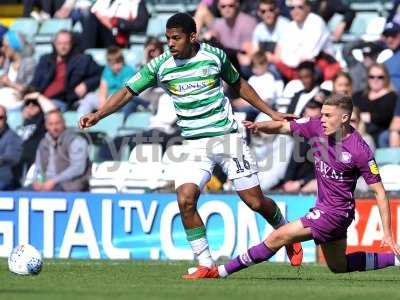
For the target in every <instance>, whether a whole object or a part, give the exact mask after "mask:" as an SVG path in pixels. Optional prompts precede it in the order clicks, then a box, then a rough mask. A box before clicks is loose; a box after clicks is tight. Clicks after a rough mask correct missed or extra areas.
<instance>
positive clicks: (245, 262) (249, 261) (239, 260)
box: [224, 242, 275, 274]
mask: <svg viewBox="0 0 400 300" xmlns="http://www.w3.org/2000/svg"><path fill="white" fill-rule="evenodd" d="M274 255H275V252H274V251H272V250H271V249H269V248H268V247H267V246H266V245H265V244H264V242H262V243H261V244H259V245H257V246H254V247H251V248H250V249H249V250H247V252H246V253H243V254H241V255H239V256H237V257H236V258H234V259H231V260H230V261H228V262H227V263H226V264H225V265H224V267H225V270H226V272H227V273H228V274H232V273H235V272H238V271H240V270H242V269H245V268H247V267H249V266H251V265H254V264H258V263H260V262H263V261H266V260H268V259H270V258H271V257H272V256H274Z"/></svg>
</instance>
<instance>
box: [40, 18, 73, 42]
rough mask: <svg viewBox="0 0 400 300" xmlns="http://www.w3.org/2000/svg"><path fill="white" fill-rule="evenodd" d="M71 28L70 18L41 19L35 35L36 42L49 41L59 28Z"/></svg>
mask: <svg viewBox="0 0 400 300" xmlns="http://www.w3.org/2000/svg"><path fill="white" fill-rule="evenodd" d="M63 29H64V30H72V20H71V19H49V20H45V21H43V23H42V25H41V26H40V28H39V32H38V35H37V36H36V37H35V42H36V43H49V42H51V40H52V39H53V37H54V35H55V34H56V33H57V32H59V31H60V30H63Z"/></svg>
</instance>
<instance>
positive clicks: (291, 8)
mask: <svg viewBox="0 0 400 300" xmlns="http://www.w3.org/2000/svg"><path fill="white" fill-rule="evenodd" d="M288 8H289V9H290V10H294V9H296V8H297V9H300V10H303V9H304V5H293V6H288Z"/></svg>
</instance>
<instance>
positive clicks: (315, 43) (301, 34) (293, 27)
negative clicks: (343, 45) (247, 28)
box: [268, 0, 332, 79]
mask: <svg viewBox="0 0 400 300" xmlns="http://www.w3.org/2000/svg"><path fill="white" fill-rule="evenodd" d="M288 7H289V9H290V14H291V16H292V19H293V21H292V22H290V23H289V26H288V27H287V30H286V33H285V35H284V36H283V37H282V38H281V39H280V40H279V41H278V46H277V49H276V51H275V54H273V55H269V57H268V60H269V61H270V62H273V63H275V64H276V66H277V68H278V69H279V71H280V72H281V73H282V74H283V76H284V77H286V78H287V79H293V78H295V77H296V76H297V73H296V70H295V68H296V67H297V66H298V65H299V64H300V63H301V62H303V61H309V60H314V59H315V58H316V57H317V56H318V55H319V54H320V53H321V52H322V51H325V52H327V53H332V50H331V46H332V45H331V41H330V33H329V30H328V28H327V26H326V24H325V22H324V20H323V19H322V18H321V17H320V16H318V15H316V14H314V13H312V12H311V7H310V3H309V0H291V1H290V3H289V5H288Z"/></svg>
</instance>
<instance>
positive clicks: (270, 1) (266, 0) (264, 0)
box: [258, 0, 278, 7]
mask: <svg viewBox="0 0 400 300" xmlns="http://www.w3.org/2000/svg"><path fill="white" fill-rule="evenodd" d="M260 4H266V5H273V6H274V7H277V6H278V5H277V3H276V0H260V1H259V2H258V5H259V6H260Z"/></svg>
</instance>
